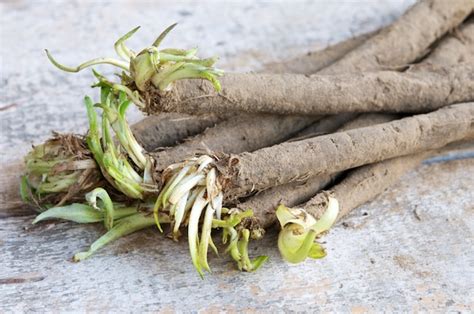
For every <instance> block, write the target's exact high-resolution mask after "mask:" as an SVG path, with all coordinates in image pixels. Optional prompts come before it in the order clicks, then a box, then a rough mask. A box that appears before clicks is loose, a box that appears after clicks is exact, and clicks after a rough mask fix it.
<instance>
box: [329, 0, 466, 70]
mask: <svg viewBox="0 0 474 314" xmlns="http://www.w3.org/2000/svg"><path fill="white" fill-rule="evenodd" d="M473 10H474V2H473V1H472V0H454V1H445V0H422V1H419V2H417V3H416V4H415V5H414V6H413V7H412V8H411V9H409V10H407V12H406V13H405V14H404V15H403V16H402V17H400V18H399V19H398V20H397V21H396V22H395V23H393V24H392V25H390V26H389V27H386V28H384V29H383V30H381V31H380V32H379V33H378V34H377V35H375V36H374V37H373V38H372V39H371V40H370V41H366V42H365V43H364V44H362V45H360V46H359V47H358V48H356V49H354V50H353V51H351V52H350V53H349V54H348V55H347V56H345V57H344V58H343V59H341V60H340V61H339V62H338V63H337V67H336V65H333V66H329V67H328V68H326V69H324V70H322V71H321V72H320V74H335V73H340V70H339V68H343V69H344V71H345V72H346V73H347V72H355V73H358V72H361V71H370V70H386V69H393V68H394V67H400V66H401V67H404V66H406V65H408V64H410V63H412V62H414V61H416V60H417V59H419V58H420V57H422V56H423V55H424V54H426V53H427V52H428V51H429V50H428V48H429V47H430V46H431V45H432V44H433V43H434V42H435V41H436V40H438V39H439V38H440V37H442V36H443V34H445V33H447V32H449V31H451V30H453V29H455V28H456V27H457V26H458V25H459V24H461V22H462V21H463V20H464V19H465V18H466V17H468V16H469V15H470V14H471V13H472V12H473Z"/></svg>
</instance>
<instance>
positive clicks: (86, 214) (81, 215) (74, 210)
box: [33, 203, 104, 224]
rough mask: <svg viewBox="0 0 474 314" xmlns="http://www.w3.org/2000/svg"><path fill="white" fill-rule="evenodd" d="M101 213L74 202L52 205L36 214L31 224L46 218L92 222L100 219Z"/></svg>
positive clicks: (101, 217) (101, 218)
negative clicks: (58, 205) (64, 204)
mask: <svg viewBox="0 0 474 314" xmlns="http://www.w3.org/2000/svg"><path fill="white" fill-rule="evenodd" d="M103 217H104V216H103V214H102V213H101V212H99V211H97V210H96V209H94V208H93V207H92V206H89V205H84V204H78V203H74V204H71V205H67V206H61V207H53V208H50V209H48V210H46V211H45V212H43V213H41V214H39V215H38V216H36V218H35V220H34V221H33V224H36V223H38V222H40V221H44V220H48V219H64V220H69V221H73V222H77V223H93V222H99V221H102V220H103V219H104V218H103Z"/></svg>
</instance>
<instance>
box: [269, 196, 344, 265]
mask: <svg viewBox="0 0 474 314" xmlns="http://www.w3.org/2000/svg"><path fill="white" fill-rule="evenodd" d="M338 214H339V203H338V201H337V199H335V198H333V197H331V196H328V204H327V208H326V211H325V212H324V214H323V215H322V216H321V218H320V219H319V220H316V218H314V217H313V216H312V215H311V214H309V213H308V212H307V211H306V210H305V209H302V208H288V207H286V206H284V205H280V206H279V207H278V208H277V210H276V215H277V218H278V221H279V222H280V225H281V231H280V233H279V235H278V249H279V250H280V253H281V255H282V257H283V259H285V260H286V261H288V262H290V263H293V264H296V263H301V262H303V261H304V260H305V259H306V258H308V257H309V258H314V259H317V258H323V257H324V256H326V253H325V251H324V249H323V248H322V247H321V245H320V244H319V243H316V242H315V239H316V237H317V236H318V235H320V234H321V233H323V232H325V231H327V230H329V229H330V228H331V227H332V225H333V224H334V223H335V222H336V219H337V215H338Z"/></svg>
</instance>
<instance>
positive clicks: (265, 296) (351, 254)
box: [0, 1, 474, 313]
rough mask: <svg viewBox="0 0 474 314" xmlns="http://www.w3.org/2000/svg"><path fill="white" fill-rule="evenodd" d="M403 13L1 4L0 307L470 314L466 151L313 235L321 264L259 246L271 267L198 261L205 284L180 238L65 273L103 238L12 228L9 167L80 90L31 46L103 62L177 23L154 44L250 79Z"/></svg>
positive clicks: (123, 245)
mask: <svg viewBox="0 0 474 314" xmlns="http://www.w3.org/2000/svg"><path fill="white" fill-rule="evenodd" d="M411 3H412V1H403V2H402V1H377V2H364V3H363V5H362V4H360V3H354V4H351V3H347V2H346V3H344V4H341V3H338V2H334V3H331V2H316V3H312V4H309V3H304V2H301V3H300V2H296V3H292V4H291V6H290V5H288V4H287V3H280V4H270V3H256V4H255V3H253V2H245V3H244V4H242V5H237V4H226V5H220V6H216V5H215V2H209V3H204V4H203V5H200V6H199V7H198V6H195V5H193V4H190V3H181V4H174V3H170V2H165V1H160V2H158V4H153V3H152V2H145V1H133V2H130V1H116V2H114V3H108V4H107V6H103V5H102V4H100V3H99V2H89V1H87V2H84V3H83V4H79V3H78V2H68V3H65V2H57V3H56V4H49V3H47V2H36V1H35V2H32V1H31V2H30V1H10V2H6V3H5V2H4V3H1V4H0V6H1V11H2V13H1V16H2V27H1V28H0V33H1V36H0V42H1V43H2V44H1V45H0V67H1V71H0V73H1V80H0V87H1V92H0V103H1V107H3V108H4V110H2V111H0V119H1V122H2V123H1V134H0V147H1V150H0V157H1V173H2V175H1V176H0V249H1V251H2V253H1V257H2V258H1V259H0V301H1V303H0V304H1V305H0V311H1V312H13V311H17V312H19V311H30V312H31V311H38V312H44V311H56V312H60V311H70V312H72V311H84V312H85V311H101V312H118V311H122V312H132V311H140V310H144V311H145V310H147V311H155V312H157V311H162V312H173V311H177V310H181V311H202V312H217V311H219V310H222V309H226V310H229V311H232V310H234V311H237V310H245V311H249V312H250V311H258V310H260V311H267V312H270V311H273V312H278V311H283V310H294V311H305V310H306V311H309V310H313V311H317V310H320V311H338V312H351V311H352V312H356V313H361V312H365V311H371V312H381V311H400V312H401V311H417V310H418V311H436V312H447V311H452V312H455V311H463V312H469V311H472V299H473V298H474V295H473V291H474V285H473V283H472V282H473V281H472V280H469V279H470V278H471V277H472V265H473V263H474V256H473V253H472V240H471V239H472V234H473V231H474V224H473V221H474V217H473V213H474V208H473V205H472V204H473V203H474V201H473V200H474V195H473V192H472V186H474V178H473V176H472V175H471V174H472V173H473V172H474V162H473V161H474V160H473V159H472V153H471V154H469V153H466V154H464V155H462V156H465V157H469V156H471V159H465V160H458V161H453V162H449V163H433V162H431V163H430V165H424V166H422V167H421V168H419V169H418V170H417V171H416V172H413V173H411V174H409V175H407V176H405V177H404V178H403V179H402V181H401V182H400V183H399V184H397V185H395V186H394V187H392V188H391V189H390V190H389V191H387V192H385V193H383V194H382V195H381V196H380V197H378V198H377V199H376V200H374V201H373V202H371V203H370V204H368V205H365V206H363V207H361V208H359V209H358V210H356V211H354V212H353V213H352V214H351V215H350V216H349V217H348V218H347V219H346V220H345V221H344V225H342V224H341V225H338V226H337V227H336V228H335V229H334V230H333V232H331V233H330V234H329V235H328V236H327V237H325V238H324V241H325V242H326V247H327V248H328V252H329V255H328V257H327V258H326V259H323V260H319V261H308V262H306V263H305V264H303V265H298V266H289V265H287V264H285V263H284V262H282V261H281V259H280V258H279V257H278V252H277V250H276V246H275V243H276V236H275V235H273V236H270V237H268V238H267V239H266V240H263V241H262V242H259V243H258V245H255V251H253V250H252V253H253V254H257V253H259V254H261V253H264V254H268V255H269V256H270V260H269V262H268V264H266V265H265V266H264V267H263V268H262V269H261V270H259V272H257V273H254V274H246V273H239V272H238V271H236V270H235V269H234V268H233V265H232V264H229V261H228V260H227V258H215V257H212V258H210V263H211V267H213V271H214V272H213V274H212V275H208V276H206V278H205V280H204V281H202V280H200V279H199V277H198V276H197V274H196V273H195V272H194V270H193V268H192V265H191V262H190V258H189V256H188V253H187V243H185V242H181V243H179V244H176V243H173V242H171V241H170V240H169V239H166V238H164V237H162V236H161V235H159V234H158V233H157V232H155V230H153V229H151V230H148V231H146V232H140V233H137V234H135V235H131V236H129V237H127V238H126V239H122V240H120V241H118V242H117V243H115V244H112V245H111V246H110V247H108V248H106V249H104V250H102V251H101V252H100V253H99V254H98V255H97V256H95V257H94V258H92V259H90V260H88V261H86V262H84V263H79V264H74V263H72V262H70V257H71V256H72V254H73V253H75V252H77V251H80V250H83V249H84V248H86V246H87V245H89V244H90V243H91V242H92V241H93V240H95V238H96V237H97V236H99V235H100V234H101V233H102V232H103V229H102V227H101V226H100V225H96V226H78V225H74V224H69V223H46V224H42V225H40V226H38V227H35V228H33V229H29V230H24V228H25V227H28V228H29V227H30V223H31V221H32V219H33V216H31V210H29V209H27V208H24V207H21V206H20V202H19V200H18V197H15V195H16V196H17V194H16V193H17V185H16V182H17V181H16V180H17V173H18V171H20V168H21V166H20V164H19V163H13V162H12V161H14V160H15V161H17V160H18V159H19V158H20V156H22V155H23V154H24V153H25V152H26V151H27V150H28V149H29V145H30V144H31V143H32V142H33V141H34V142H35V143H39V142H41V141H43V140H45V139H46V138H47V137H48V136H49V135H50V132H51V131H52V130H59V131H72V130H75V131H76V132H78V133H79V132H83V131H85V128H86V127H85V125H86V124H85V120H86V118H85V111H84V109H83V107H82V104H81V99H82V97H83V95H84V94H85V93H89V94H90V93H91V90H90V89H89V88H88V87H87V86H88V85H89V84H90V83H91V76H90V74H89V73H86V72H85V73H81V74H77V75H70V74H69V75H68V74H65V73H60V72H57V71H56V70H55V69H53V68H52V67H51V66H50V65H49V64H48V63H47V62H46V61H45V57H44V55H43V51H42V50H41V48H45V47H48V48H52V50H53V52H56V53H59V54H58V58H59V56H61V60H62V61H64V62H68V63H70V64H73V63H75V62H76V61H79V60H85V59H86V58H90V57H93V56H96V55H97V53H100V54H104V55H105V54H108V55H111V54H112V49H111V44H112V42H113V41H114V39H115V38H116V37H117V36H118V35H119V34H121V33H124V32H126V31H127V30H128V29H131V28H132V27H133V26H135V25H137V24H141V25H142V30H141V31H140V32H139V33H138V34H137V38H135V39H132V41H131V43H132V45H134V46H136V47H139V46H141V45H143V44H144V43H147V42H149V41H151V40H152V38H153V37H154V36H155V34H156V33H157V32H159V31H160V30H161V29H163V28H164V27H165V26H167V25H169V24H171V23H172V22H174V21H175V20H180V21H181V24H180V26H179V28H178V29H177V34H176V36H170V38H168V39H167V41H166V44H168V43H169V45H170V46H171V45H172V44H174V45H177V44H179V43H178V41H179V40H181V39H182V40H183V41H184V42H185V43H188V44H187V45H184V46H188V45H189V46H193V45H196V44H197V41H196V40H197V38H199V45H200V47H201V48H202V49H203V50H205V51H206V54H207V52H209V54H214V53H216V54H219V55H221V56H223V58H222V59H223V63H224V64H226V65H228V68H235V69H255V68H256V67H258V66H260V65H261V62H268V61H275V60H277V59H278V58H280V57H288V56H295V55H298V53H300V52H303V51H308V50H310V49H308V47H309V46H310V45H312V48H313V47H316V48H322V47H324V46H325V45H326V44H328V43H335V42H337V41H339V40H342V39H344V38H347V37H349V36H351V35H352V34H354V33H355V34H360V33H362V32H366V31H371V30H374V29H376V28H378V27H379V26H381V25H382V24H387V23H388V22H390V21H391V20H393V19H394V18H395V17H397V16H398V15H399V14H401V13H402V12H403V11H404V10H405V9H406V7H407V6H408V5H409V4H411ZM137 6H140V9H139V10H137V9H136V8H137ZM218 10H223V11H218ZM289 21H291V23H289ZM216 24H219V27H215V25H216ZM99 26H100V28H99ZM178 30H179V32H178ZM52 31H56V33H55V34H54V35H53V36H48V34H50V32H52ZM72 34H73V35H72ZM108 34H112V35H113V38H110V35H108ZM201 42H202V43H203V44H201ZM78 43H80V44H78ZM179 45H180V46H182V45H181V44H179ZM260 49H263V51H262V50H260ZM106 52H108V53H106ZM94 93H95V92H94ZM10 105H13V106H10ZM53 113H54V114H53ZM135 117H139V115H135ZM471 152H472V151H471ZM462 156H461V157H462ZM450 158H456V156H451V157H450ZM437 160H439V159H437ZM25 215H26V216H25Z"/></svg>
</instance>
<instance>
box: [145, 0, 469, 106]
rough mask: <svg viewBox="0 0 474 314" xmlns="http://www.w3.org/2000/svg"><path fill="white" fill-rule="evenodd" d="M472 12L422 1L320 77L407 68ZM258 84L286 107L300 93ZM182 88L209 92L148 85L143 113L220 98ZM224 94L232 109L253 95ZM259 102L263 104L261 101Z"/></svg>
mask: <svg viewBox="0 0 474 314" xmlns="http://www.w3.org/2000/svg"><path fill="white" fill-rule="evenodd" d="M473 8H474V3H473V2H472V1H471V0H456V1H450V2H446V1H444V0H425V1H420V2H419V3H417V4H416V5H414V6H413V7H412V8H411V9H409V10H408V11H407V12H406V13H405V14H404V15H403V16H402V17H401V18H400V19H398V20H397V21H396V22H394V23H393V24H392V25H390V26H388V27H386V28H385V29H384V30H382V31H380V32H379V33H378V34H377V35H375V36H374V37H372V38H371V39H370V40H367V41H366V42H365V43H363V44H362V45H360V46H359V47H358V48H356V49H355V50H354V51H352V52H350V53H349V54H348V55H347V56H346V57H343V58H342V59H341V60H339V61H338V62H336V63H334V64H333V65H331V66H329V67H327V68H325V69H323V70H322V71H321V72H319V74H321V75H325V74H340V73H348V72H351V73H356V74H359V73H360V72H361V71H378V70H386V69H392V68H394V67H400V66H402V67H404V66H407V65H409V64H410V63H411V62H414V61H416V60H417V59H419V58H421V57H422V56H423V55H425V54H426V52H427V51H428V48H429V46H430V45H432V44H433V43H434V42H435V41H436V40H437V39H439V38H440V37H442V36H443V35H444V34H445V33H446V32H448V31H449V30H451V29H453V28H455V27H456V26H457V25H459V24H460V23H461V22H462V21H463V20H464V19H465V18H466V17H467V16H469V14H471V12H472V11H473ZM427 19H428V20H429V22H430V27H429V28H426V27H422V25H425V23H426V22H427ZM224 80H228V81H227V82H226V81H224V82H223V84H222V85H223V86H224V89H227V91H228V90H229V89H235V90H238V88H237V87H235V88H234V87H233V86H232V84H240V85H244V86H240V85H239V88H240V87H244V88H245V87H247V86H250V85H252V84H251V83H252V82H251V81H245V82H246V84H242V81H241V79H235V78H233V77H232V75H227V78H224ZM185 81H186V80H185ZM234 81H236V82H234ZM259 83H260V84H259V87H260V91H264V92H266V93H272V95H273V96H280V97H281V98H282V99H283V103H285V98H286V96H287V95H292V94H293V93H295V92H297V91H296V90H295V89H291V88H289V87H288V86H286V87H283V88H282V89H277V88H278V87H279V86H280V85H279V84H278V82H273V81H264V82H259ZM183 85H186V88H190V87H191V88H192V89H196V88H200V87H204V88H205V89H207V90H206V91H205V92H199V91H197V90H194V92H191V91H189V92H188V91H187V90H186V89H184V90H183V89H182V88H179V87H178V88H177V92H174V93H171V94H172V96H169V95H168V96H169V97H166V94H167V93H166V92H164V91H162V90H160V89H157V87H156V86H153V85H149V86H148V88H147V89H141V90H140V91H141V92H142V95H143V98H144V99H145V100H147V101H145V108H144V110H145V111H147V112H160V111H161V110H165V111H166V108H167V107H168V105H169V103H172V104H173V106H172V107H174V106H176V105H177V100H179V99H181V100H186V105H189V106H191V107H193V106H192V104H194V103H195V102H197V99H195V98H193V97H199V96H201V98H202V99H200V100H201V101H206V102H211V100H212V99H216V98H217V97H209V95H215V92H214V91H213V90H210V89H209V88H207V87H208V86H207V84H206V83H205V82H201V81H199V80H198V81H197V82H189V81H188V82H185V83H183V84H182V86H183ZM262 88H263V89H262ZM274 89H277V90H274ZM181 92H185V93H186V94H184V95H183V94H180V93H181ZM223 94H224V96H229V97H227V99H223V97H222V99H221V100H220V101H221V102H223V103H230V104H233V105H235V104H236V102H240V101H244V102H246V101H247V100H248V98H249V97H250V98H251V97H252V95H253V93H250V94H249V91H246V92H245V93H243V94H242V95H240V96H241V97H235V95H234V94H233V93H230V94H227V95H226V93H223ZM188 96H190V97H188ZM255 98H257V97H255ZM257 100H260V101H262V99H260V98H258V99H257ZM155 102H156V103H155ZM257 103H258V102H257ZM194 105H197V104H194ZM237 105H239V104H237ZM245 107H247V106H245ZM231 108H232V107H231ZM208 109H209V108H208ZM172 110H176V111H179V110H178V109H177V108H173V109H172ZM183 110H184V109H183ZM269 110H270V109H269ZM205 112H206V110H205Z"/></svg>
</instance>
